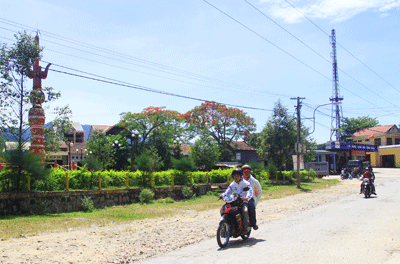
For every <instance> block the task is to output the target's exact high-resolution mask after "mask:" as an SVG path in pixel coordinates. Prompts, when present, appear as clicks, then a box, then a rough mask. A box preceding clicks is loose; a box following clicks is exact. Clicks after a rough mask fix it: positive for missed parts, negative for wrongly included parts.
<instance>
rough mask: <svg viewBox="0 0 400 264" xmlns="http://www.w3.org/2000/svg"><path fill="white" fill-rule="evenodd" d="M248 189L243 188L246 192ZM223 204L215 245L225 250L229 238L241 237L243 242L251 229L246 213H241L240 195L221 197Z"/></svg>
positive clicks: (241, 201) (242, 202) (241, 202)
mask: <svg viewBox="0 0 400 264" xmlns="http://www.w3.org/2000/svg"><path fill="white" fill-rule="evenodd" d="M248 190H249V188H247V187H246V188H244V191H248ZM223 199H224V201H225V204H224V205H223V206H222V208H221V210H220V213H221V218H220V222H219V225H218V230H217V243H218V245H219V246H220V247H221V248H225V247H226V246H227V245H228V243H229V238H230V237H233V238H236V237H238V236H241V237H242V239H243V240H246V239H248V238H249V236H250V233H251V227H250V224H249V215H248V212H242V209H244V208H246V209H247V207H243V204H244V203H245V202H244V201H243V200H242V198H241V197H240V195H238V194H234V193H232V194H228V195H225V196H224V197H223Z"/></svg>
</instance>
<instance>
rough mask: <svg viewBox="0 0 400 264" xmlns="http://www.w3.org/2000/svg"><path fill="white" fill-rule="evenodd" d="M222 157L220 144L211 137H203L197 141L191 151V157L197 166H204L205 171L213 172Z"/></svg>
mask: <svg viewBox="0 0 400 264" xmlns="http://www.w3.org/2000/svg"><path fill="white" fill-rule="evenodd" d="M220 156H221V153H220V152H219V147H218V144H216V141H215V140H214V139H212V138H210V137H202V138H200V139H199V140H197V141H196V142H195V143H194V145H193V146H192V147H191V151H190V157H191V158H192V159H193V160H194V162H195V164H196V165H197V166H198V167H202V166H204V168H205V170H211V168H212V167H213V166H214V165H215V163H217V162H218V160H219V158H220Z"/></svg>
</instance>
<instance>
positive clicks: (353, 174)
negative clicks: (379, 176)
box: [350, 167, 361, 179]
mask: <svg viewBox="0 0 400 264" xmlns="http://www.w3.org/2000/svg"><path fill="white" fill-rule="evenodd" d="M350 175H351V177H352V178H357V179H360V177H361V172H360V170H359V169H358V168H357V167H356V168H354V169H353V170H352V171H351V173H350Z"/></svg>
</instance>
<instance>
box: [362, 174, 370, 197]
mask: <svg viewBox="0 0 400 264" xmlns="http://www.w3.org/2000/svg"><path fill="white" fill-rule="evenodd" d="M361 192H362V193H363V194H364V196H365V198H369V197H371V193H372V185H371V183H370V182H369V179H368V178H365V179H363V182H362V184H361Z"/></svg>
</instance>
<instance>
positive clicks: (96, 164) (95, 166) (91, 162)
mask: <svg viewBox="0 0 400 264" xmlns="http://www.w3.org/2000/svg"><path fill="white" fill-rule="evenodd" d="M82 163H83V170H88V171H90V173H91V175H90V185H89V187H90V189H92V188H93V177H94V172H95V171H100V170H102V169H103V164H102V162H101V161H99V160H98V159H96V158H95V157H94V156H89V157H88V158H87V159H85V160H84V161H82Z"/></svg>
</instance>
